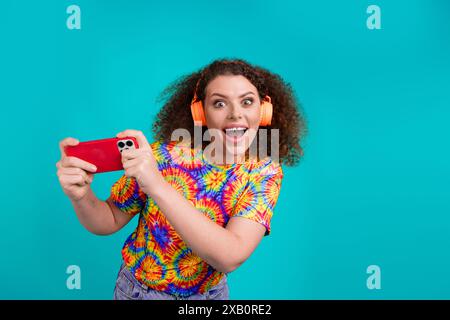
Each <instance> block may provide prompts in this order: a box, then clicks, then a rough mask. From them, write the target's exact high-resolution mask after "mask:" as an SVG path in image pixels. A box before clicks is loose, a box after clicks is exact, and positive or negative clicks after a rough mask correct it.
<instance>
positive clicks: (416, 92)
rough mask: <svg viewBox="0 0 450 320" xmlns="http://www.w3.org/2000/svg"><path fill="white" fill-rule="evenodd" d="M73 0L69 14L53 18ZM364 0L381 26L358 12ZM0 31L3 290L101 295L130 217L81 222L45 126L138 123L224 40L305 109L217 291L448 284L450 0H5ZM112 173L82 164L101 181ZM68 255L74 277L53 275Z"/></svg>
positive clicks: (357, 291) (259, 295) (447, 294)
mask: <svg viewBox="0 0 450 320" xmlns="http://www.w3.org/2000/svg"><path fill="white" fill-rule="evenodd" d="M71 4H77V5H79V6H80V8H81V30H69V29H67V27H66V19H67V17H68V14H67V13H66V8H67V7H68V6H69V5H71ZM370 4H376V5H378V6H380V8H381V25H382V29H381V30H369V29H368V28H367V27H366V19H367V17H368V14H367V13H366V8H367V6H368V5H370ZM0 35H1V39H0V43H1V44H0V46H1V50H0V79H1V80H0V81H1V83H0V110H1V111H0V112H1V120H0V121H1V128H2V139H1V141H2V143H3V148H2V150H3V156H2V157H1V168H2V175H1V178H2V190H1V193H0V194H1V203H2V210H1V212H2V213H1V217H2V219H1V222H0V241H1V245H2V254H1V255H0V277H1V279H0V298H1V299H111V298H112V292H113V288H114V282H115V278H116V275H117V272H118V269H119V265H120V261H121V256H120V249H121V247H122V244H123V242H124V241H125V239H126V237H127V236H128V235H129V234H130V233H131V232H132V231H133V230H134V228H135V227H136V225H137V219H136V218H135V219H134V220H132V221H131V222H130V224H129V225H127V226H126V227H125V228H124V229H122V230H121V231H120V232H118V233H116V234H114V235H111V236H96V235H93V234H90V233H89V232H88V231H87V230H85V229H84V228H83V227H82V226H81V225H80V223H79V222H78V220H77V218H76V216H75V212H74V211H73V209H72V207H71V204H70V201H69V200H68V199H67V198H66V197H65V195H64V193H63V192H62V189H61V188H60V186H59V183H58V180H57V177H56V167H55V163H56V162H57V161H58V159H59V156H60V154H59V149H58V141H59V140H61V139H63V138H64V137H67V136H73V137H76V138H78V139H80V140H82V141H83V140H91V139H99V138H106V137H112V136H114V135H115V134H116V133H117V132H119V131H122V130H124V129H126V128H135V129H139V130H143V131H144V132H145V133H146V134H147V136H148V138H149V140H151V139H152V136H151V133H150V126H151V123H152V121H153V119H154V116H155V114H156V113H157V112H158V110H159V108H160V107H161V103H157V101H156V98H157V96H158V94H159V93H160V92H161V91H162V90H163V88H164V87H165V86H167V85H168V84H169V83H170V82H171V81H173V80H175V79H176V78H178V77H179V76H181V75H184V74H187V73H190V72H193V71H196V70H197V69H199V68H200V67H203V66H204V65H206V64H207V63H209V62H211V61H212V60H213V59H216V58H222V57H239V58H243V59H247V60H248V61H250V62H251V63H255V64H258V65H261V66H263V67H266V68H268V69H270V70H271V71H273V72H276V73H278V74H280V75H281V76H282V77H283V78H284V79H285V80H286V81H288V82H290V83H291V84H292V86H293V88H294V89H295V92H296V95H297V97H298V99H299V100H300V101H301V103H302V105H303V108H304V110H305V113H306V116H307V119H308V125H309V135H308V137H307V139H306V140H305V157H304V159H303V160H302V162H301V163H300V165H299V166H297V167H292V168H290V167H284V172H285V178H284V180H283V185H282V191H281V194H280V197H279V201H278V204H277V206H276V209H275V213H274V216H273V220H272V233H271V235H270V236H269V237H266V238H264V239H263V241H262V243H261V244H260V246H259V247H258V248H257V249H256V251H255V252H254V254H253V255H252V256H251V257H250V258H249V260H247V261H246V262H245V263H244V264H243V265H242V266H241V267H240V268H239V269H237V270H236V271H234V272H233V273H231V274H230V275H229V284H230V298H232V299H448V298H450V276H449V270H450V253H449V245H450V240H449V234H450V218H449V214H450V205H449V194H450V192H449V191H450V190H449V177H450V175H449V171H450V167H449V155H450V153H449V148H448V146H449V144H448V138H449V136H450V135H449V132H448V131H449V130H448V125H449V121H450V111H449V107H450V2H448V1H445V0H441V1H439V0H434V1H425V0H423V1H378V0H377V1H373V2H372V1H370V2H369V1H339V2H335V1H333V2H332V1H315V2H306V1H304V2H299V1H268V0H267V1H263V0H258V1H256V0H253V1H251V0H250V1H215V2H212V1H172V2H164V3H163V2H162V1H160V2H156V1H153V2H150V1H134V2H131V1H95V2H94V1H86V0H83V1H75V2H74V1H2V3H1V4H0ZM120 174H121V173H120V172H114V173H107V174H101V175H98V176H96V178H95V181H94V183H93V189H94V191H95V193H96V194H97V196H98V197H99V198H103V199H106V197H107V196H108V195H109V188H110V186H111V185H112V183H113V182H114V181H115V180H116V179H117V178H118V177H119V176H120ZM72 264H75V265H78V266H80V268H81V286H82V287H81V290H68V289H67V288H66V279H67V277H68V275H67V274H66V268H67V266H69V265H72ZM372 264H375V265H378V266H380V268H381V289H380V290H369V289H368V288H367V286H366V279H367V277H368V276H369V275H368V274H367V273H366V268H367V267H368V266H369V265H372Z"/></svg>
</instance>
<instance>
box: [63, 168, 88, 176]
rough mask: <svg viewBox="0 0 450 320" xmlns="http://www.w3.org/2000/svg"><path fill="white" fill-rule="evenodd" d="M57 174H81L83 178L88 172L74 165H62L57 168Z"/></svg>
mask: <svg viewBox="0 0 450 320" xmlns="http://www.w3.org/2000/svg"><path fill="white" fill-rule="evenodd" d="M58 175H59V176H62V175H81V176H82V177H83V178H84V179H87V178H88V174H87V172H86V171H84V170H83V169H80V168H76V167H62V168H61V169H60V170H58Z"/></svg>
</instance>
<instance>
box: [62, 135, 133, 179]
mask: <svg viewBox="0 0 450 320" xmlns="http://www.w3.org/2000/svg"><path fill="white" fill-rule="evenodd" d="M138 148H139V145H138V142H137V141H136V138H134V137H124V138H108V139H100V140H92V141H84V142H80V143H78V144H77V145H76V146H66V147H65V148H64V151H65V153H66V155H67V156H71V157H77V158H80V159H81V160H84V161H87V162H89V163H92V164H93V165H95V166H96V167H97V171H95V173H100V172H109V171H117V170H123V166H122V155H121V152H122V151H123V150H128V149H138Z"/></svg>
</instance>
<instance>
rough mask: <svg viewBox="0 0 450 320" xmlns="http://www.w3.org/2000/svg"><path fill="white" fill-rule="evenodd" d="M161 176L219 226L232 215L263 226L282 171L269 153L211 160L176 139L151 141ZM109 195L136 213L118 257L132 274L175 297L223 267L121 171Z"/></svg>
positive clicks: (198, 289)
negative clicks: (195, 248)
mask: <svg viewBox="0 0 450 320" xmlns="http://www.w3.org/2000/svg"><path fill="white" fill-rule="evenodd" d="M151 147H152V149H153V154H154V157H155V159H156V162H157V165H158V169H159V171H160V172H161V174H162V175H163V177H164V179H165V180H166V181H167V182H169V183H170V184H171V185H172V186H173V188H175V189H176V190H177V191H178V192H179V193H180V194H182V195H183V196H184V197H185V198H186V199H188V200H189V202H190V203H192V205H194V206H195V207H196V208H197V209H198V210H199V211H201V212H202V213H203V214H205V215H206V216H207V217H209V218H210V219H211V220H212V221H214V222H215V223H217V224H219V225H220V226H222V227H226V225H227V223H228V221H229V219H230V218H231V217H244V218H248V219H251V220H253V221H256V222H258V223H261V224H262V225H263V226H264V227H266V232H265V235H266V236H267V235H268V234H269V233H270V221H271V218H272V215H273V210H274V207H275V204H276V202H277V199H278V195H279V192H280V188H281V181H282V178H283V171H282V168H281V166H280V164H279V163H278V162H274V161H273V160H272V159H271V158H270V157H266V158H264V159H262V160H259V161H246V162H245V163H235V164H226V165H216V164H213V163H211V162H210V161H208V160H207V159H206V157H205V156H204V153H203V152H201V149H191V148H188V147H187V146H181V145H179V144H177V142H176V141H169V142H163V141H156V142H154V143H152V144H151ZM111 199H112V200H113V202H114V204H115V205H116V206H117V207H118V208H119V209H120V210H122V211H123V212H126V213H128V214H130V215H135V214H138V213H139V223H138V226H137V228H136V230H135V231H134V232H133V233H132V234H131V235H130V236H129V237H128V239H127V240H126V241H125V244H124V246H123V249H122V257H123V260H124V262H125V264H126V266H127V267H128V268H129V270H130V271H131V272H132V273H133V274H134V276H135V277H136V279H137V280H138V281H140V282H141V283H143V284H145V285H146V286H148V287H150V288H152V289H154V290H158V291H162V292H166V293H169V294H172V295H175V296H179V297H187V296H190V295H192V294H195V293H205V292H206V291H208V290H209V289H210V288H211V287H213V286H214V285H216V284H217V283H219V281H220V280H221V279H222V277H223V276H224V273H222V272H219V271H217V270H215V269H214V268H213V267H212V266H210V265H209V264H208V263H206V262H205V261H204V260H202V259H201V258H200V257H199V256H197V255H196V254H195V253H194V252H192V250H191V249H190V248H189V247H187V245H186V244H185V243H184V242H183V240H182V239H181V238H180V236H179V235H178V234H177V232H176V231H175V229H174V228H173V227H172V226H171V225H170V223H169V222H168V220H166V218H165V216H164V213H163V212H161V211H160V209H159V208H158V205H157V203H156V202H155V201H154V200H153V199H152V198H151V197H149V196H147V195H146V194H145V193H143V192H142V191H141V190H140V189H139V185H138V183H137V182H136V180H135V179H134V178H129V177H127V176H125V175H123V176H122V177H121V178H120V179H119V180H118V181H117V182H116V183H115V184H114V185H113V186H112V188H111Z"/></svg>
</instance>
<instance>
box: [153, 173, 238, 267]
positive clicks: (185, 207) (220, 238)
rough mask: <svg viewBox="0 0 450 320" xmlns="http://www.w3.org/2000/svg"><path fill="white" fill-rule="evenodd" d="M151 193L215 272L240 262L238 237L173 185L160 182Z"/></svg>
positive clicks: (193, 249)
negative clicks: (194, 204)
mask: <svg viewBox="0 0 450 320" xmlns="http://www.w3.org/2000/svg"><path fill="white" fill-rule="evenodd" d="M155 189H156V190H155V191H153V192H152V194H151V195H150V196H151V197H152V198H153V199H154V200H155V202H156V203H157V204H158V206H159V208H160V209H161V211H162V212H163V213H164V216H165V217H166V218H167V220H168V221H169V222H170V224H171V225H172V226H173V228H174V229H175V231H176V232H177V233H178V234H179V235H180V237H181V238H182V239H183V241H184V242H185V243H186V244H187V246H188V247H189V248H191V249H192V251H193V252H194V253H195V254H197V255H198V256H199V257H200V258H202V259H203V260H205V261H206V262H207V263H208V264H209V265H211V266H212V267H214V268H215V269H216V270H218V271H222V272H225V273H228V272H231V271H232V270H234V269H235V268H236V267H237V266H238V265H239V263H240V262H239V258H238V257H237V256H236V253H237V252H239V250H238V248H239V238H238V237H237V236H236V235H235V234H234V233H232V232H231V231H229V230H227V229H225V228H223V227H222V226H220V225H218V224H217V223H215V222H214V221H212V220H210V219H209V218H208V217H206V216H205V215H204V214H203V213H202V212H200V211H199V210H197V208H195V207H194V206H193V205H192V203H191V202H189V201H188V200H187V199H185V198H184V197H183V196H182V195H181V194H180V193H178V192H177V191H176V190H175V189H174V188H172V186H171V185H170V184H169V183H168V182H166V181H162V182H161V183H159V186H158V188H155Z"/></svg>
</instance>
